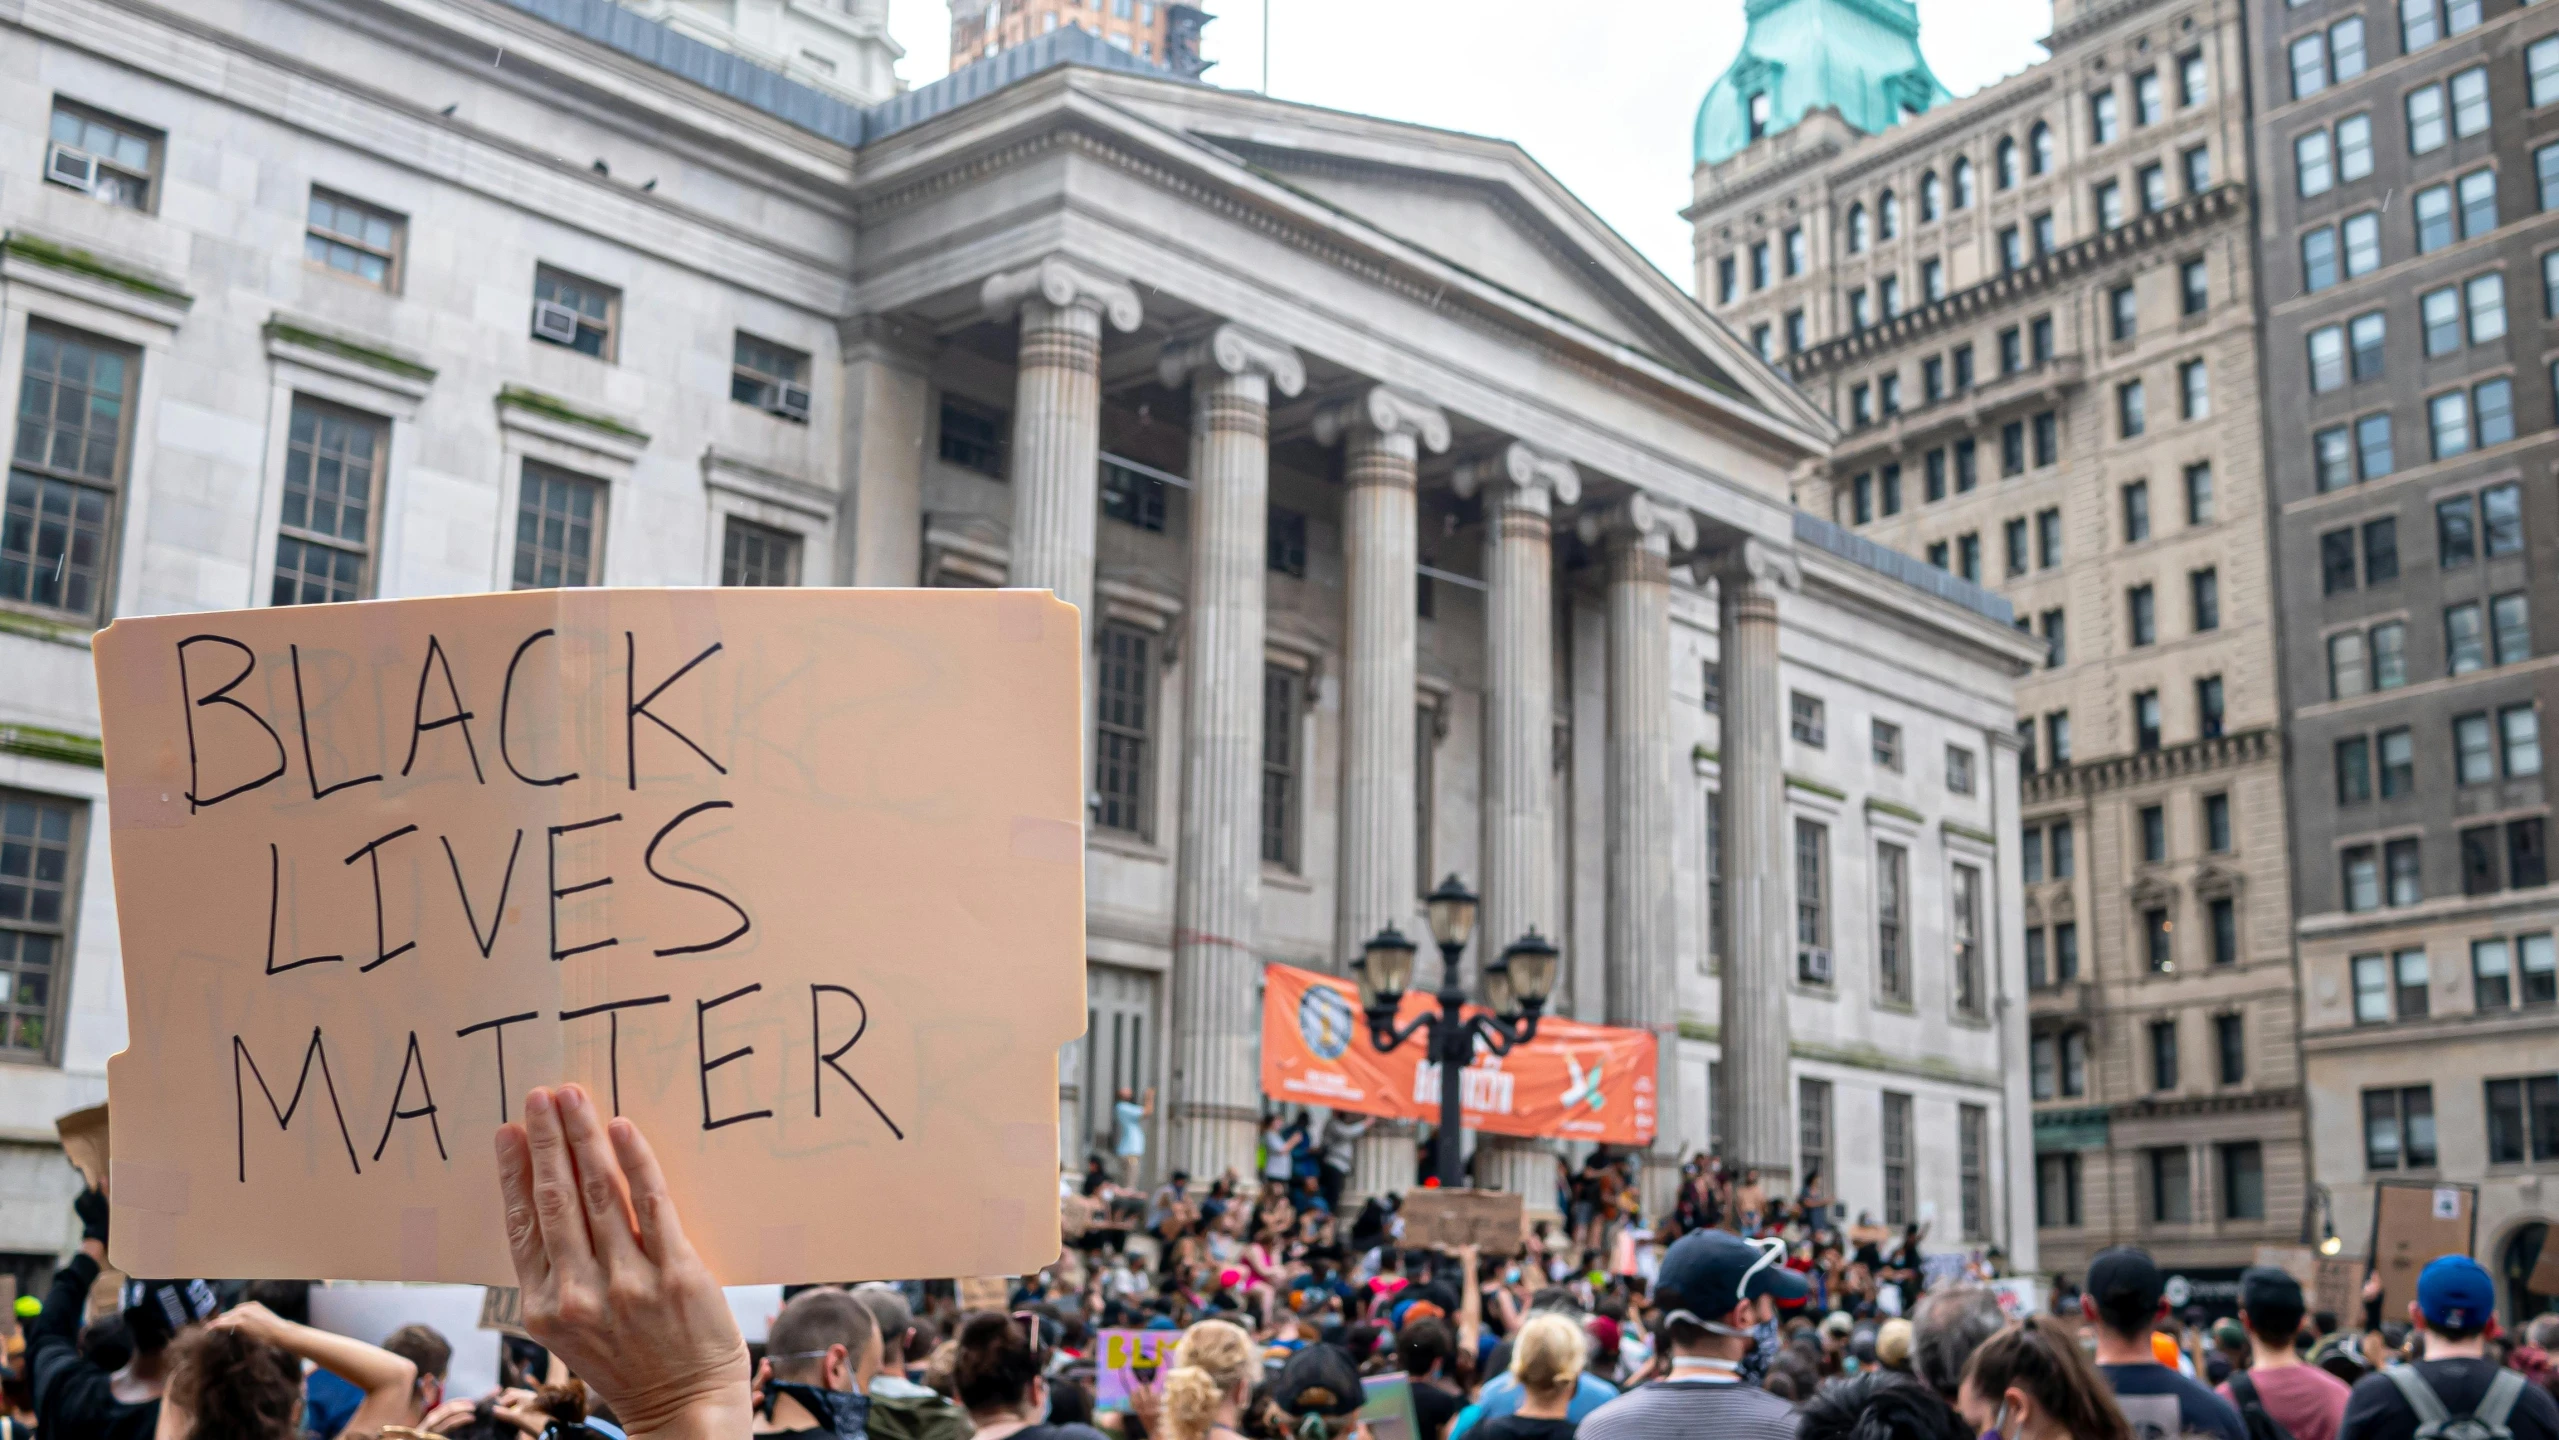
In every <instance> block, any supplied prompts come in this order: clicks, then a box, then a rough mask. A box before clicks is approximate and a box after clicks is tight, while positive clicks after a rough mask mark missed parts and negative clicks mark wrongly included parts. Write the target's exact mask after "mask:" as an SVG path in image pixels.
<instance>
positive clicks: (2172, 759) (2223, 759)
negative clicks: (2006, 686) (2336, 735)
mask: <svg viewBox="0 0 2559 1440" xmlns="http://www.w3.org/2000/svg"><path fill="white" fill-rule="evenodd" d="M2282 753H2283V742H2282V740H2281V739H2280V737H2278V736H2277V735H2276V733H2275V731H2274V730H2273V728H2271V727H2268V728H2265V729H2259V730H2243V731H2240V732H2239V733H2237V734H2235V735H2219V736H2215V737H2214V738H2212V739H2210V740H2189V741H2187V742H2186V743H2185V744H2183V745H2170V746H2168V747H2166V748H2164V749H2159V750H2147V751H2142V752H2140V753H2138V754H2132V755H2112V756H2108V757H2107V758H2105V759H2103V760H2090V761H2087V762H2084V763H2082V764H2078V765H2071V766H2067V767H2065V768H2062V769H2058V770H2039V771H2036V772H2035V773H2034V774H2032V775H2028V776H2026V777H2024V778H2023V779H2022V780H2021V781H2020V782H2019V784H2018V789H2019V790H2020V792H2021V798H2022V802H2023V803H2024V804H2026V805H2029V806H2033V805H2043V804H2049V803H2051V802H2053V801H2056V800H2062V799H2067V798H2072V797H2081V798H2085V797H2090V796H2095V795H2100V794H2103V793H2105V792H2106V791H2109V790H2121V789H2125V788H2128V787H2130V786H2134V785H2148V784H2154V783H2157V782H2159V781H2163V780H2172V779H2175V778H2178V777H2180V776H2185V775H2197V774H2203V773H2206V772H2209V771H2214V770H2233V769H2237V768H2238V767H2240V766H2242V765H2255V764H2262V763H2265V762H2269V761H2273V760H2278V759H2280V758H2281V757H2282Z"/></svg>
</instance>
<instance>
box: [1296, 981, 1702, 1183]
mask: <svg viewBox="0 0 2559 1440" xmlns="http://www.w3.org/2000/svg"><path fill="white" fill-rule="evenodd" d="M1437 1008H1439V1002H1438V1001H1437V1000H1435V999H1433V998H1431V997H1430V996H1428V995H1424V994H1421V993H1419V992H1409V993H1407V994H1406V995H1405V996H1404V1003H1403V1006H1402V1008H1401V1009H1400V1010H1398V1011H1397V1013H1396V1020H1397V1023H1398V1024H1403V1023H1406V1022H1409V1021H1411V1020H1412V1018H1413V1017H1414V1016H1416V1015H1419V1014H1421V1013H1422V1012H1423V1011H1424V1010H1436V1009H1437ZM1424 1048H1425V1047H1424V1046H1422V1045H1420V1044H1418V1043H1416V1042H1412V1041H1407V1042H1405V1044H1404V1046H1403V1048H1401V1049H1399V1050H1396V1051H1395V1052H1394V1053H1392V1054H1388V1055H1380V1054H1378V1053H1377V1047H1376V1046H1375V1045H1373V1044H1371V1043H1370V1041H1369V1036H1368V1024H1367V1022H1366V1021H1365V1020H1363V1019H1362V1018H1361V1016H1360V1008H1359V989H1358V987H1357V986H1355V985H1353V984H1352V983H1351V982H1350V981H1348V980H1337V979H1335V978H1333V977H1332V976H1330V975H1318V974H1316V973H1315V972H1314V971H1312V970H1300V969H1298V968H1296V967H1295V966H1292V965H1266V966H1264V967H1262V1093H1263V1094H1265V1095H1268V1096H1270V1097H1271V1098H1272V1099H1274V1100H1280V1101H1286V1102H1290V1103H1294V1104H1299V1105H1329V1106H1331V1107H1332V1108H1334V1109H1336V1110H1350V1111H1354V1112H1356V1113H1359V1114H1363V1115H1383V1116H1386V1117H1389V1118H1391V1119H1397V1120H1421V1121H1427V1122H1433V1123H1436V1122H1437V1121H1438V1119H1439V1066H1438V1065H1436V1064H1434V1063H1432V1062H1431V1061H1430V1060H1428V1059H1427V1058H1426V1057H1425V1056H1424V1054H1423V1051H1424ZM1655 1061H1656V1054H1655V1047H1654V1043H1653V1037H1652V1035H1651V1034H1650V1033H1648V1032H1646V1031H1642V1030H1629V1029H1625V1028H1623V1027H1620V1026H1614V1025H1586V1024H1583V1023H1581V1022H1579V1021H1575V1020H1559V1019H1556V1018H1555V1017H1553V1016H1551V1015H1550V1016H1548V1017H1546V1018H1545V1019H1543V1020H1541V1021H1539V1022H1538V1026H1537V1038H1536V1039H1534V1040H1531V1041H1530V1042H1528V1043H1527V1044H1525V1045H1521V1046H1516V1047H1514V1048H1513V1049H1512V1050H1511V1053H1509V1054H1508V1055H1494V1054H1492V1053H1490V1052H1489V1051H1485V1050H1483V1049H1481V1048H1479V1049H1478V1050H1477V1051H1476V1053H1475V1060H1474V1063H1473V1064H1470V1065H1468V1066H1467V1067H1466V1073H1465V1074H1464V1075H1463V1076H1462V1077H1460V1083H1459V1089H1458V1099H1459V1104H1460V1106H1461V1107H1462V1109H1463V1112H1464V1115H1465V1119H1466V1128H1467V1129H1469V1130H1486V1131H1490V1132H1492V1133H1493V1134H1496V1135H1525V1136H1532V1137H1543V1138H1547V1139H1559V1140H1590V1141H1595V1142H1598V1143H1600V1144H1606V1145H1649V1144H1651V1143H1652V1141H1653V1123H1654V1111H1653V1097H1654V1093H1655V1092H1654V1088H1653V1086H1654V1073H1653V1072H1654V1069H1655Z"/></svg>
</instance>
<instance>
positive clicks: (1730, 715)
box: [1713, 540, 1803, 1195]
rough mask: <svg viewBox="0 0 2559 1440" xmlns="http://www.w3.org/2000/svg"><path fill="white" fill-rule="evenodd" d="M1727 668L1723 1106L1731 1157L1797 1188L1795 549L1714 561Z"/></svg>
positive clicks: (1781, 1189)
mask: <svg viewBox="0 0 2559 1440" xmlns="http://www.w3.org/2000/svg"><path fill="white" fill-rule="evenodd" d="M1713 574H1714V576H1715V587H1716V591H1717V594H1718V597H1719V599H1718V602H1717V603H1718V607H1719V613H1718V621H1717V628H1718V636H1717V639H1718V646H1719V659H1718V663H1719V664H1720V666H1721V669H1722V675H1723V692H1724V693H1723V712H1722V726H1723V729H1722V739H1721V746H1722V752H1723V804H1724V900H1725V938H1726V944H1725V949H1724V974H1723V1016H1722V1020H1723V1051H1724V1086H1723V1093H1722V1094H1719V1095H1717V1096H1715V1097H1714V1099H1715V1104H1716V1105H1717V1106H1719V1107H1720V1110H1721V1114H1722V1116H1723V1121H1724V1124H1723V1131H1724V1146H1725V1149H1726V1152H1727V1154H1726V1157H1725V1162H1726V1168H1727V1169H1736V1168H1738V1169H1756V1170H1758V1171H1759V1173H1760V1179H1761V1180H1762V1182H1763V1183H1764V1184H1765V1185H1766V1186H1767V1188H1768V1193H1769V1194H1771V1195H1778V1194H1784V1193H1786V1192H1787V1191H1788V1190H1789V1189H1791V1188H1792V1184H1793V1175H1794V1169H1795V1166H1794V1126H1795V1119H1794V1117H1795V1094H1794V1086H1793V1085H1792V1084H1790V1083H1789V1080H1788V1071H1787V1020H1786V977H1787V975H1788V973H1789V971H1790V969H1791V962H1792V959H1793V956H1792V950H1793V947H1794V927H1793V926H1792V925H1791V924H1790V923H1788V922H1789V915H1788V907H1787V903H1786V889H1787V885H1786V876H1787V870H1788V864H1787V858H1788V857H1789V856H1791V855H1792V854H1793V853H1794V850H1793V846H1792V843H1791V841H1790V839H1789V837H1788V836H1787V834H1786V775H1785V758H1784V750H1783V748H1782V743H1781V737H1782V735H1783V731H1782V730H1781V729H1780V727H1781V726H1782V725H1783V724H1784V723H1785V720H1784V715H1785V695H1784V687H1783V685H1782V684H1781V682H1780V681H1779V679H1778V671H1777V592H1778V590H1779V589H1780V588H1785V589H1799V588H1801V586H1802V584H1803V581H1802V578H1801V576H1800V574H1799V572H1798V571H1797V570H1796V568H1795V562H1794V560H1793V558H1792V557H1791V556H1788V555H1786V554H1784V553H1783V552H1781V551H1778V550H1775V549H1773V548H1771V547H1770V546H1768V545H1767V544H1765V543H1763V542H1761V541H1758V540H1745V541H1743V542H1742V543H1741V544H1739V545H1736V546H1734V547H1733V548H1732V549H1730V550H1727V551H1725V552H1723V553H1722V554H1721V555H1719V556H1717V557H1716V558H1715V561H1714V562H1713Z"/></svg>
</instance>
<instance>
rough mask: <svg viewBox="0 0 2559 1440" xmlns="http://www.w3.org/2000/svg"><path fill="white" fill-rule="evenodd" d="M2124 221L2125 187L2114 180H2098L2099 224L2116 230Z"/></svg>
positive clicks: (2103, 227) (2102, 227)
mask: <svg viewBox="0 0 2559 1440" xmlns="http://www.w3.org/2000/svg"><path fill="white" fill-rule="evenodd" d="M2123 223H2124V187H2123V186H2122V185H2120V184H2118V183H2116V182H2115V181H2112V180H2101V181H2099V182H2097V224H2098V226H2099V228H2101V229H2106V230H2114V229H2118V228H2120V227H2121V226H2122V225H2123Z"/></svg>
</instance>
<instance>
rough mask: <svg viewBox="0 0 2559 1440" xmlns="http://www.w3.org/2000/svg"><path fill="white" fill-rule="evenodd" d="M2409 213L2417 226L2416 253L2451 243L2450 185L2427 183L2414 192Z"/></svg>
mask: <svg viewBox="0 0 2559 1440" xmlns="http://www.w3.org/2000/svg"><path fill="white" fill-rule="evenodd" d="M2409 213H2410V214H2411V215H2412V216H2413V217H2414V219H2415V223H2416V227H2417V253H2418V254H2420V255H2424V254H2427V253H2429V252H2431V251H2436V250H2441V249H2442V248H2443V247H2445V246H2446V245H2449V244H2451V243H2452V239H2453V228H2452V187H2451V186H2449V185H2429V186H2427V187H2426V188H2425V189H2423V190H2420V191H2418V192H2417V193H2416V195H2415V197H2414V198H2413V199H2412V200H2411V201H2410V203H2409Z"/></svg>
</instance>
